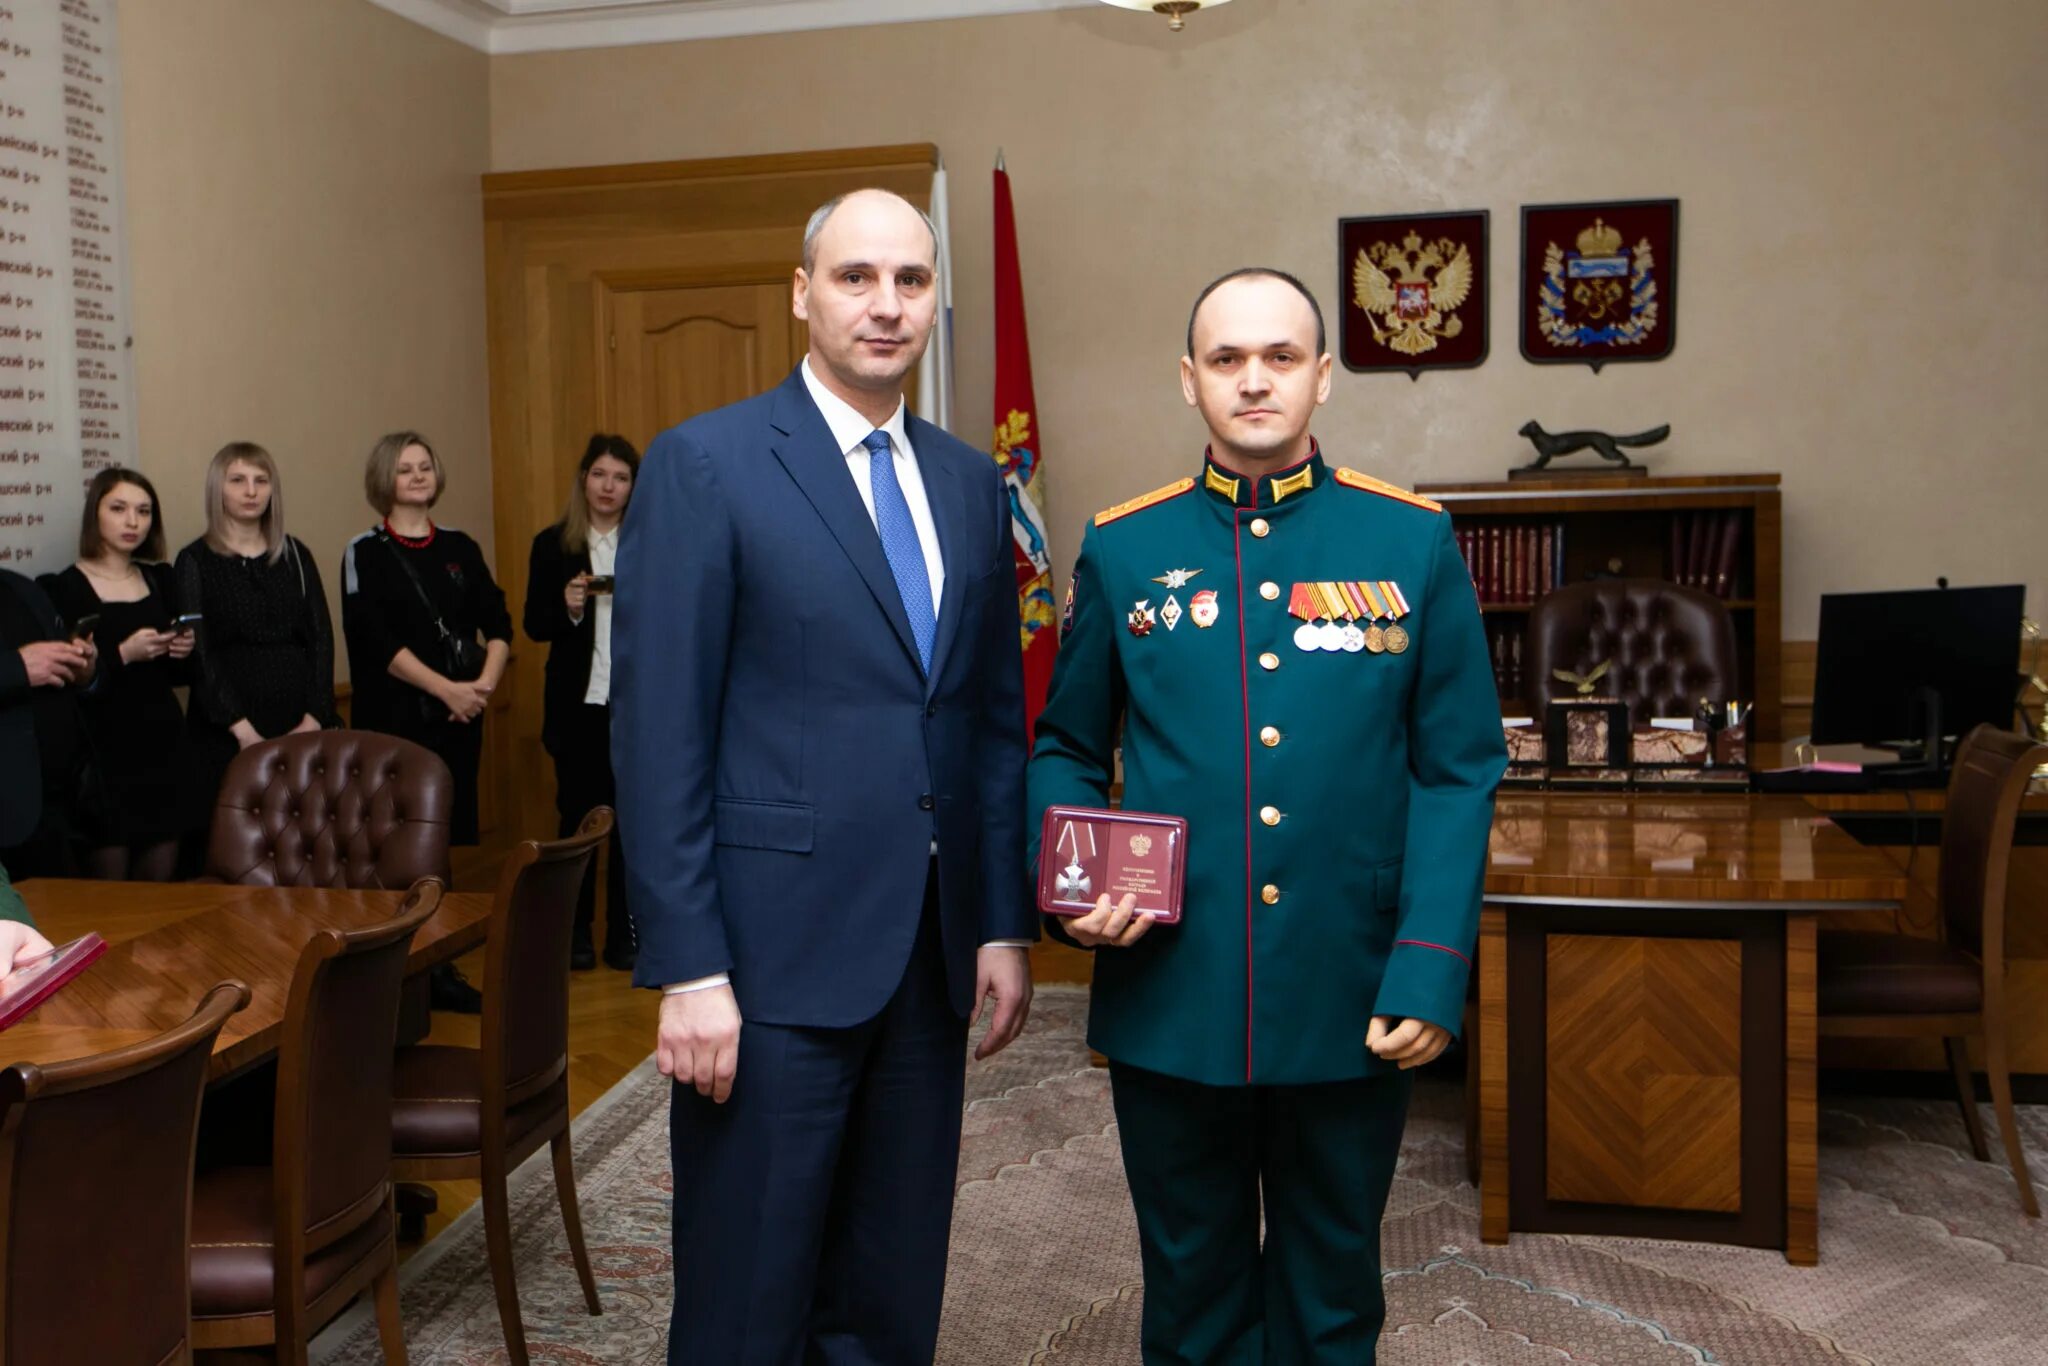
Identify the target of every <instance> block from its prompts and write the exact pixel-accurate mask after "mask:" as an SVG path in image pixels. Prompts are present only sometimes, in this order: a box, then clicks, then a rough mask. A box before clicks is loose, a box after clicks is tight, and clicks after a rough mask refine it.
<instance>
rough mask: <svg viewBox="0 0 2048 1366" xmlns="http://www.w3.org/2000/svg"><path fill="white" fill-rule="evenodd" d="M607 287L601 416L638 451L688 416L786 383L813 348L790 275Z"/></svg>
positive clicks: (602, 311) (603, 309)
mask: <svg viewBox="0 0 2048 1366" xmlns="http://www.w3.org/2000/svg"><path fill="white" fill-rule="evenodd" d="M601 287H602V288H603V289H604V295H603V298H602V300H601V301H600V304H599V314H600V318H601V320H602V324H603V326H604V328H605V332H606V337H605V353H604V369H605V370H606V371H607V373H606V374H605V375H604V377H603V381H602V384H601V388H602V391H603V395H604V402H605V418H606V419H607V420H608V421H609V422H610V424H611V427H612V430H613V431H616V432H618V433H619V434H620V435H621V436H624V437H625V438H626V439H627V440H628V441H631V442H632V443H633V444H634V445H635V446H636V447H638V448H639V449H640V450H642V451H645V450H646V449H647V445H648V443H649V442H651V441H652V440H654V438H655V437H657V436H659V435H660V434H661V433H663V432H665V431H667V430H668V429H669V428H670V427H673V426H675V425H676V424H677V423H678V422H681V421H683V420H684V419H686V418H691V417H695V416H696V415H697V414H698V413H703V412H709V411H710V410H711V409H713V408H720V407H723V406H724V405H726V404H728V403H736V402H738V401H739V400H740V399H743V398H748V397H751V396H752V395H754V394H758V393H762V392H764V391H766V390H768V389H771V388H773V387H774V386H776V385H777V384H780V383H781V382H782V380H783V378H784V376H786V375H788V374H789V371H790V367H791V366H793V365H795V364H796V362H797V359H798V358H799V357H800V356H802V355H803V353H804V350H805V348H806V345H807V343H806V340H805V329H804V325H803V324H802V323H800V322H798V321H797V320H796V319H795V318H794V317H793V316H791V314H790V311H789V281H788V279H787V278H782V279H777V280H774V281H769V282H763V283H760V284H743V285H695V286H693V285H681V286H677V287H673V288H667V289H662V288H651V289H638V288H636V289H622V288H617V287H613V286H610V285H604V286H601Z"/></svg>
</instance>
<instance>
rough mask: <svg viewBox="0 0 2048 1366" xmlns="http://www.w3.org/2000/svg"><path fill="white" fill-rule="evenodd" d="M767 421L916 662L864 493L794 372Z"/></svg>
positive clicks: (785, 463) (785, 459) (794, 473)
mask: <svg viewBox="0 0 2048 1366" xmlns="http://www.w3.org/2000/svg"><path fill="white" fill-rule="evenodd" d="M769 421H770V423H771V424H772V425H773V426H774V428H775V430H776V432H777V433H778V434H779V438H780V439H778V440H777V441H775V443H774V444H773V446H772V447H771V449H772V450H773V451H774V453H775V458H776V459H777V460H780V461H781V462H782V467H783V468H784V469H786V470H788V471H789V477H790V478H791V479H793V480H795V481H796V486H797V487H798V488H799V489H801V490H802V491H803V495H804V497H806V498H808V499H809V500H810V503H811V506H812V507H814V508H816V509H817V512H818V516H819V517H820V518H821V519H822V520H823V521H824V523H825V527H826V529H827V530H829V531H830V532H831V533H832V535H833V538H834V539H836V540H837V541H838V542H839V547H840V549H842V550H844V551H845V552H846V558H847V559H849V560H851V561H853V567H854V568H855V569H856V570H858V571H859V572H860V576H861V578H862V580H864V581H865V582H866V583H867V586H868V591H869V592H870V593H872V594H874V597H875V603H876V605H877V606H879V607H880V608H881V609H882V614H883V615H884V616H886V617H887V618H888V619H889V625H890V626H891V627H893V628H894V629H895V631H896V639H897V640H898V641H899V642H901V643H902V646H903V648H904V650H905V651H907V652H908V653H909V655H910V662H911V663H912V664H914V665H915V664H918V662H919V661H918V657H917V639H916V637H914V636H913V635H911V633H910V617H909V615H908V614H906V613H905V612H904V610H903V594H902V592H901V590H899V589H898V588H897V587H896V576H895V575H894V574H893V573H891V572H890V570H889V558H888V556H886V555H884V554H883V553H882V538H881V537H880V536H879V535H877V534H876V533H875V524H874V522H873V521H872V520H870V519H869V517H868V510H867V506H866V505H865V504H864V503H862V502H861V499H860V490H859V489H857V488H855V487H854V486H853V476H852V475H851V474H848V473H847V470H846V455H845V453H844V452H843V451H841V450H840V449H839V448H838V446H837V445H835V444H834V442H833V440H832V429H831V428H829V427H827V426H826V425H825V418H824V415H823V414H821V413H820V412H819V411H818V405H817V404H815V403H813V402H811V396H810V394H809V393H808V392H807V391H806V390H805V389H804V381H803V376H802V375H801V374H798V373H796V372H794V371H792V372H791V374H790V377H789V378H788V379H787V380H785V381H784V382H783V385H782V387H781V388H780V389H778V390H776V392H775V405H774V408H773V411H772V414H771V416H770V418H769ZM934 657H935V658H936V655H935V656H934ZM920 667H921V666H920Z"/></svg>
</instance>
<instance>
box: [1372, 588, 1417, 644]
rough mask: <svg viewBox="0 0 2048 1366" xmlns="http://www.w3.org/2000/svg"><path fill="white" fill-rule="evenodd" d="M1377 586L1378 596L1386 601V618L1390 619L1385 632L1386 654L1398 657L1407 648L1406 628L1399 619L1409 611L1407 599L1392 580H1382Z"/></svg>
mask: <svg viewBox="0 0 2048 1366" xmlns="http://www.w3.org/2000/svg"><path fill="white" fill-rule="evenodd" d="M1378 586H1379V591H1380V596H1381V597H1382V598H1384V599H1385V600H1386V604H1387V616H1388V617H1389V618H1391V620H1389V621H1388V623H1387V630H1386V643H1387V653H1389V654H1396V655H1398V654H1400V653H1402V652H1403V651H1405V650H1406V649H1407V648H1408V641H1409V636H1408V628H1407V627H1405V626H1403V625H1401V618H1402V617H1405V616H1407V615H1408V613H1409V610H1410V609H1409V606H1408V598H1407V596H1406V595H1405V594H1403V593H1402V592H1401V585H1400V584H1398V583H1395V582H1394V581H1393V580H1392V579H1382V580H1381V581H1380V583H1379V585H1378Z"/></svg>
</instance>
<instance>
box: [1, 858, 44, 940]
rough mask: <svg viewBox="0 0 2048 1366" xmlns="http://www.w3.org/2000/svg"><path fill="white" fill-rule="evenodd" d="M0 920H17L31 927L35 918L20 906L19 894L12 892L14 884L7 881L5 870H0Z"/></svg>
mask: <svg viewBox="0 0 2048 1366" xmlns="http://www.w3.org/2000/svg"><path fill="white" fill-rule="evenodd" d="M0 920H19V921H20V922H21V923H22V924H24V925H30V926H33V925H34V924H35V923H36V918H35V917H34V916H32V915H30V914H29V913H28V907H27V906H25V905H23V904H22V900H21V893H20V892H17V891H15V890H14V884H13V883H12V882H9V881H8V880H7V870H6V869H5V868H0Z"/></svg>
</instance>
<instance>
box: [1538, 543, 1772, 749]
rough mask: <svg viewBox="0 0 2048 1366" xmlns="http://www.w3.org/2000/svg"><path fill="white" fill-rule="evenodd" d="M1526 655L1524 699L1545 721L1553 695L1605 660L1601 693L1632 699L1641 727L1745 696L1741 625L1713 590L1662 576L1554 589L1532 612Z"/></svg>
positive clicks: (1561, 693) (1635, 721) (1633, 712)
mask: <svg viewBox="0 0 2048 1366" xmlns="http://www.w3.org/2000/svg"><path fill="white" fill-rule="evenodd" d="M1524 631H1525V633H1526V634H1525V637H1524V639H1523V642H1522V656H1523V659H1524V661H1525V662H1526V665H1527V669H1526V672H1525V673H1524V674H1523V679H1524V682H1523V684H1522V692H1523V701H1524V703H1525V705H1526V706H1527V707H1528V708H1529V714H1530V715H1531V716H1535V717H1539V718H1540V717H1541V716H1542V715H1543V713H1544V709H1545V707H1546V706H1547V705H1548V703H1549V701H1550V699H1551V698H1553V697H1568V696H1570V695H1571V687H1572V685H1571V684H1569V683H1564V682H1560V681H1559V680H1558V679H1557V678H1555V677H1553V673H1554V671H1556V670H1559V669H1563V670H1565V671H1566V672H1568V673H1573V674H1577V675H1579V676H1581V677H1585V676H1587V675H1590V674H1591V673H1592V672H1593V671H1594V670H1596V669H1598V668H1599V667H1600V666H1601V665H1602V664H1605V665H1607V672H1606V673H1605V674H1603V675H1602V676H1601V678H1600V681H1599V682H1598V683H1597V684H1596V685H1595V686H1594V691H1595V693H1596V694H1598V695H1599V696H1602V697H1615V698H1619V699H1621V700H1622V701H1623V702H1626V703H1628V707H1629V715H1630V718H1631V720H1632V722H1633V724H1635V725H1647V724H1648V723H1649V720H1650V718H1651V717H1653V716H1691V715H1692V714H1693V712H1694V711H1695V710H1696V709H1697V707H1698V705H1699V699H1700V698H1702V697H1705V698H1708V699H1710V700H1712V701H1715V702H1731V701H1741V700H1746V699H1742V698H1739V697H1738V696H1737V695H1736V694H1737V689H1738V688H1739V686H1740V683H1739V681H1738V680H1739V679H1740V677H1741V675H1740V673H1739V672H1738V671H1737V666H1736V652H1735V623H1734V620H1733V619H1732V618H1731V617H1730V616H1729V615H1728V605H1727V604H1726V603H1724V602H1722V601H1721V600H1720V599H1719V598H1717V597H1715V596H1714V595H1713V594H1711V593H1705V592H1702V591H1701V590H1699V589H1697V588H1686V587H1683V586H1682V585H1679V584H1675V583H1666V582H1664V581H1663V580H1662V579H1595V580H1593V581H1592V582H1590V583H1575V584H1570V585H1568V586H1566V587H1564V588H1560V589H1558V590H1557V591H1555V592H1552V593H1546V594H1544V595H1543V596H1542V597H1540V598H1538V599H1537V600H1536V605H1535V606H1534V607H1532V608H1530V609H1529V621H1528V625H1527V626H1526V627H1525V628H1524Z"/></svg>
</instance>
